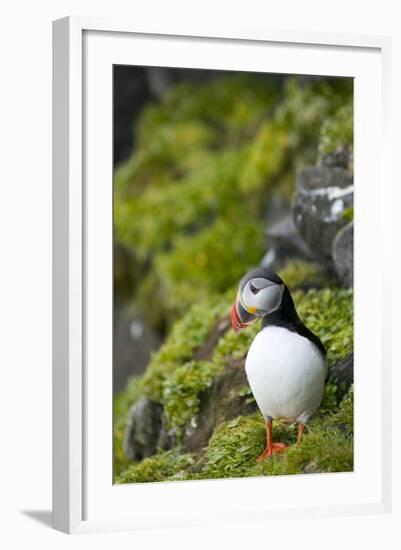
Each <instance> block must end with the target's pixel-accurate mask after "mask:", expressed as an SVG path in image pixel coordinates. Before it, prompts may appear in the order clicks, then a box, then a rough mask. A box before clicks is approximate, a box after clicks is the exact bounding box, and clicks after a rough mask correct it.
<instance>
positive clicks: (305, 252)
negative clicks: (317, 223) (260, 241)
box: [261, 213, 313, 270]
mask: <svg viewBox="0 0 401 550" xmlns="http://www.w3.org/2000/svg"><path fill="white" fill-rule="evenodd" d="M266 237H267V239H268V243H269V250H268V251H267V252H266V254H265V255H264V257H263V258H262V261H261V265H262V266H263V267H268V268H270V269H273V270H279V269H281V267H282V266H283V265H284V264H285V263H286V262H287V261H288V259H295V258H302V259H303V258H307V259H312V258H313V254H312V252H311V250H310V249H309V247H308V245H307V244H306V242H305V241H304V240H303V239H302V237H301V236H300V234H299V233H298V230H297V228H296V227H295V224H294V220H293V217H292V215H291V214H290V213H288V214H286V215H284V216H283V217H282V218H280V219H279V220H278V221H277V222H276V223H274V224H272V225H271V226H270V227H268V228H267V230H266Z"/></svg>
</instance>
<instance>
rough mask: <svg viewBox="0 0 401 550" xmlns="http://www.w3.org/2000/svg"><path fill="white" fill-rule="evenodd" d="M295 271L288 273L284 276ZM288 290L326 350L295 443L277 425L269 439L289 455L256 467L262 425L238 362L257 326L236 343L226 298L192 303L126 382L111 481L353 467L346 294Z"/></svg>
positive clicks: (349, 326) (292, 429)
mask: <svg viewBox="0 0 401 550" xmlns="http://www.w3.org/2000/svg"><path fill="white" fill-rule="evenodd" d="M294 267H295V266H292V265H290V266H289V267H288V268H287V271H288V275H291V271H292V269H293V268H294ZM304 270H305V271H306V266H305V265H304ZM297 271H299V272H301V270H300V266H299V264H298V269H297ZM282 275H283V276H284V277H285V272H284V273H282ZM309 280H311V281H313V277H312V275H310V279H309ZM302 285H303V286H304V285H305V278H304V277H302ZM292 290H293V296H294V300H295V303H296V306H297V309H298V312H299V314H300V315H301V317H302V318H303V319H304V320H305V322H306V323H307V324H308V326H309V327H310V328H311V329H312V330H314V331H315V332H316V333H317V334H318V335H319V337H320V338H321V339H322V341H323V342H324V343H325V345H326V347H327V349H328V351H329V363H330V366H331V376H330V379H329V382H328V383H327V385H326V393H325V398H324V402H323V404H322V407H321V408H320V410H319V411H318V413H317V414H316V415H315V417H314V419H313V421H311V422H310V424H309V426H308V431H307V433H306V435H305V438H304V440H303V442H302V444H301V446H300V447H299V448H295V447H294V446H293V444H294V442H295V437H296V433H295V427H294V426H290V427H289V426H284V425H281V424H280V423H279V422H277V423H275V425H274V433H275V436H276V437H282V438H283V440H284V441H285V442H286V443H288V444H290V449H289V452H288V453H286V454H285V455H283V456H277V457H274V459H272V460H271V461H267V462H268V463H266V464H264V465H256V463H255V458H256V456H257V455H258V453H260V451H261V450H262V447H263V444H264V437H265V435H264V426H263V420H262V417H261V415H260V413H259V412H258V411H257V407H256V404H255V401H254V399H253V396H252V393H251V391H250V388H249V386H248V384H247V380H246V376H245V371H244V361H245V357H246V353H247V350H248V347H249V345H250V343H251V340H252V338H253V337H254V336H255V333H256V332H257V330H258V329H259V327H258V326H257V325H254V326H251V327H249V328H248V329H247V331H244V332H243V333H241V334H240V335H239V336H237V335H236V334H235V333H234V332H233V331H232V330H230V329H229V323H228V316H227V314H228V309H229V305H230V302H229V300H228V299H224V300H222V302H221V304H220V305H215V304H204V305H202V306H194V307H193V308H192V309H191V310H190V311H189V312H188V313H187V314H186V315H185V316H184V317H183V318H182V320H181V321H179V322H177V323H176V325H175V326H174V328H173V331H172V333H171V336H170V337H169V338H168V339H167V341H166V343H165V344H164V345H163V347H162V348H161V349H160V350H159V352H157V353H156V354H155V355H154V356H153V358H152V361H151V363H150V365H149V367H148V369H147V371H146V373H145V375H144V376H143V377H142V378H138V379H134V380H133V381H132V382H131V384H130V387H129V388H128V390H127V392H131V396H132V397H131V399H128V400H125V403H123V401H124V399H125V398H126V394H121V395H120V397H119V398H118V400H117V402H116V414H115V421H116V426H117V427H118V426H120V431H118V430H117V429H116V437H115V450H116V456H119V457H122V459H121V460H116V463H115V467H116V469H115V479H116V482H127V481H132V482H135V481H155V480H157V479H205V478H208V477H209V478H212V477H237V476H242V475H268V474H272V475H275V474H290V473H302V472H303V473H308V472H332V471H349V470H352V468H353V458H352V457H353V450H352V449H353V436H352V434H353V415H352V398H353V392H352V382H353V376H352V345H353V331H352V307H353V306H352V298H353V296H352V291H351V290H347V289H343V288H340V287H337V286H330V287H321V288H309V289H308V290H303V289H302V287H301V288H297V287H296V286H294V287H293V288H292ZM219 314H221V316H220V315H219ZM124 432H125V441H124V442H123V435H124ZM123 446H124V447H125V449H123ZM124 451H125V452H124ZM164 460H165V461H166V463H167V464H168V467H167V466H166V474H163V473H162V472H163V471H164V470H163V468H164V466H163V467H161V470H160V471H159V472H158V474H157V476H158V477H157V479H156V478H152V477H151V476H152V475H153V473H152V472H154V468H153V466H155V467H157V466H156V465H157V464H158V465H159V466H160V464H162V463H163V464H164ZM152 461H155V462H152ZM171 464H173V465H174V464H175V465H176V466H177V468H175V467H172V466H171ZM145 466H146V468H145ZM145 470H146V471H148V472H149V477H148V478H147V479H145V478H146V476H145V474H144V471H145ZM164 475H165V477H164Z"/></svg>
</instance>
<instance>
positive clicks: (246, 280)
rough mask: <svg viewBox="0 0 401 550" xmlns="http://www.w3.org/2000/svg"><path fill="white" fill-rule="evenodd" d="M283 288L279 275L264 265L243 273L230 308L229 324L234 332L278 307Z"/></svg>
mask: <svg viewBox="0 0 401 550" xmlns="http://www.w3.org/2000/svg"><path fill="white" fill-rule="evenodd" d="M285 288H286V287H285V284H284V282H283V281H282V280H281V279H280V277H279V276H278V275H276V273H274V272H273V271H271V270H270V269H267V268H265V267H258V268H256V269H252V270H251V271H249V272H248V273H247V274H246V275H244V277H242V279H241V281H240V283H239V287H238V293H237V299H236V301H235V303H234V305H233V306H232V308H231V324H232V327H233V329H234V330H235V332H239V331H240V330H241V329H242V328H244V327H246V326H247V325H249V324H250V323H252V322H253V321H255V320H256V319H257V318H258V317H264V316H265V315H268V314H269V313H272V312H273V311H275V310H276V309H278V308H279V307H280V305H281V301H282V298H283V293H284V289H285Z"/></svg>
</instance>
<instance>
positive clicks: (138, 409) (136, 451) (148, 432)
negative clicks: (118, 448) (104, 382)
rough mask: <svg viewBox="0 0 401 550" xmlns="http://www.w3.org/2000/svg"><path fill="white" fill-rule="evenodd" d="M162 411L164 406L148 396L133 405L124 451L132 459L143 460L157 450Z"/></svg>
mask: <svg viewBox="0 0 401 550" xmlns="http://www.w3.org/2000/svg"><path fill="white" fill-rule="evenodd" d="M162 412H163V408H162V406H161V405H159V404H158V403H155V402H154V401H151V400H150V399H148V398H147V397H141V398H140V399H139V400H138V401H137V402H136V403H135V404H134V405H133V406H132V407H131V410H130V412H129V417H128V422H127V428H126V431H125V437H124V451H125V454H126V455H127V457H128V458H129V459H130V460H142V459H143V458H146V457H147V456H151V455H153V454H154V453H155V452H156V450H157V447H158V441H159V437H160V431H161V427H162Z"/></svg>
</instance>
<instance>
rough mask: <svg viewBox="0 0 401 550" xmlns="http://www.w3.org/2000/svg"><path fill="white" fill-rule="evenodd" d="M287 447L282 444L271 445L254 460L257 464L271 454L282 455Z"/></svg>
mask: <svg viewBox="0 0 401 550" xmlns="http://www.w3.org/2000/svg"><path fill="white" fill-rule="evenodd" d="M287 448H288V447H287V445H285V444H284V443H272V444H271V445H270V447H266V449H265V450H264V451H263V453H262V454H261V455H260V456H258V458H257V459H256V461H257V462H262V461H263V460H265V459H266V458H269V457H270V456H272V455H273V454H276V453H282V452H284V451H286V450H287Z"/></svg>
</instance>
